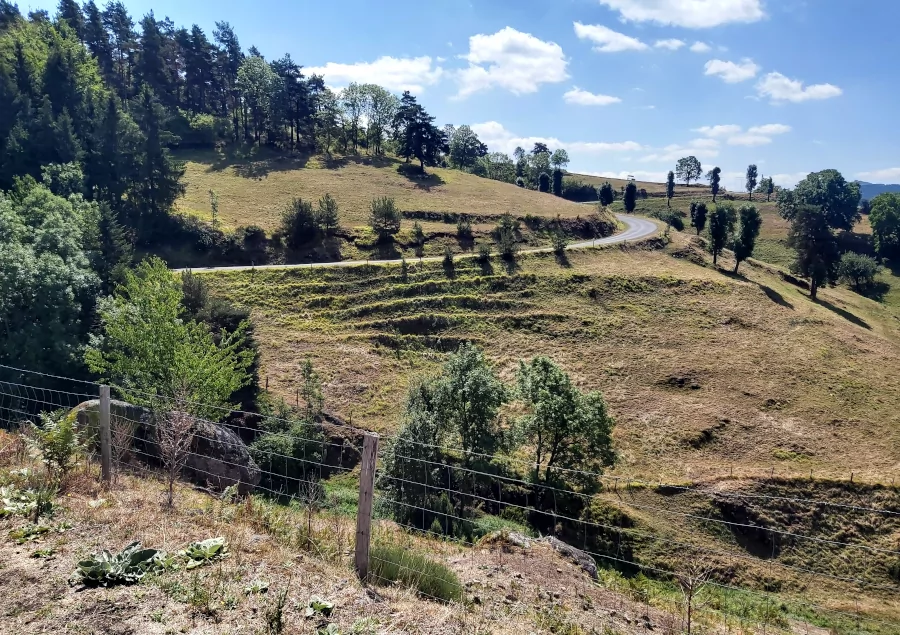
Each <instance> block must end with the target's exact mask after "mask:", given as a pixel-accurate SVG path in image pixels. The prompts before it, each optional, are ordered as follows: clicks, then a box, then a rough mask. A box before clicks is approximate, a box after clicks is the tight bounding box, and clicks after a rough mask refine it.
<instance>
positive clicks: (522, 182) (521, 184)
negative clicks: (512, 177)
mask: <svg viewBox="0 0 900 635" xmlns="http://www.w3.org/2000/svg"><path fill="white" fill-rule="evenodd" d="M516 185H518V186H519V187H525V179H523V178H522V177H521V176H519V177H516Z"/></svg>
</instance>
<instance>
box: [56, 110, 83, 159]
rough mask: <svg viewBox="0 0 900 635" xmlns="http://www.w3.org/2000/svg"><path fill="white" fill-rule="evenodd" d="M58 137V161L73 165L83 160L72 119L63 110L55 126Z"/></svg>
mask: <svg viewBox="0 0 900 635" xmlns="http://www.w3.org/2000/svg"><path fill="white" fill-rule="evenodd" d="M53 130H54V135H55V137H56V160H57V162H59V163H73V162H77V161H80V160H81V157H82V151H81V142H80V141H79V140H78V137H77V136H76V134H75V128H74V126H73V124H72V117H70V116H69V111H68V110H67V109H65V108H64V109H63V111H62V113H60V115H59V117H57V119H56V122H55V124H54V126H53Z"/></svg>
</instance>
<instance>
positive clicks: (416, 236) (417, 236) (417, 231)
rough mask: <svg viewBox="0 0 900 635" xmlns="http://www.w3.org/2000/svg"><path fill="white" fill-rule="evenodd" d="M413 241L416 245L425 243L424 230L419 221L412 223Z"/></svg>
mask: <svg viewBox="0 0 900 635" xmlns="http://www.w3.org/2000/svg"><path fill="white" fill-rule="evenodd" d="M412 233H413V242H415V243H416V244H417V245H424V244H425V232H424V231H423V230H422V225H421V224H420V223H419V221H416V222H414V223H413V231H412Z"/></svg>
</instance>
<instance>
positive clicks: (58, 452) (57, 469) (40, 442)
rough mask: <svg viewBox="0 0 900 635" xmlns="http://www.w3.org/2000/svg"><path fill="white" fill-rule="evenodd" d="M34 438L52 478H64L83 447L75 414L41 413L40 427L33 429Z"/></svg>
mask: <svg viewBox="0 0 900 635" xmlns="http://www.w3.org/2000/svg"><path fill="white" fill-rule="evenodd" d="M32 440H33V443H34V445H35V447H36V448H37V450H38V451H39V452H40V453H41V459H42V460H43V461H44V465H46V466H47V472H48V473H49V474H50V477H51V478H55V479H58V478H62V477H63V476H65V475H66V473H67V472H68V471H69V470H70V469H72V465H73V464H74V462H75V457H76V455H77V454H78V451H79V450H80V448H81V442H80V440H79V438H78V432H77V430H76V429H75V415H74V414H65V413H61V412H58V413H54V414H51V415H48V414H45V413H41V425H40V427H38V426H34V427H33V429H32Z"/></svg>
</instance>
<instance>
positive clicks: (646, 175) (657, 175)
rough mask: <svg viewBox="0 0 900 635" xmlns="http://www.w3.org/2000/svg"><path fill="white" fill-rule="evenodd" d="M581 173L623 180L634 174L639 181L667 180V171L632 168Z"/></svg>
mask: <svg viewBox="0 0 900 635" xmlns="http://www.w3.org/2000/svg"><path fill="white" fill-rule="evenodd" d="M579 174H585V175H587V176H599V177H601V178H604V179H621V180H623V181H625V180H627V179H628V178H629V177H632V176H633V177H634V178H635V180H637V181H645V182H648V183H662V182H663V181H665V180H666V175H667V172H653V171H647V170H631V171H630V172H629V171H624V172H579Z"/></svg>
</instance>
